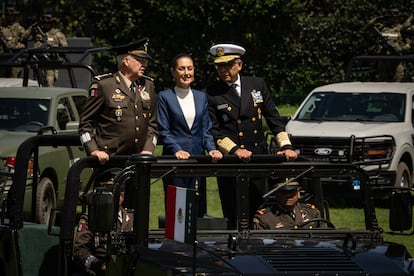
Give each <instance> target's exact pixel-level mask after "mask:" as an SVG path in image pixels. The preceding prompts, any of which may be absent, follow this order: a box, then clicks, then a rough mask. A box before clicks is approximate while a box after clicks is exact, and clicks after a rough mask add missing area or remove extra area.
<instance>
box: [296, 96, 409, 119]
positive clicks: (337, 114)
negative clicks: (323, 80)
mask: <svg viewBox="0 0 414 276" xmlns="http://www.w3.org/2000/svg"><path fill="white" fill-rule="evenodd" d="M404 107H405V96H404V95H403V94H396V93H386V92H383V93H375V94H374V93H354V92H341V93H336V92H317V93H314V94H313V95H312V96H311V97H310V98H309V99H308V100H307V101H306V103H305V104H304V105H303V107H302V109H301V110H300V111H299V113H298V116H297V118H296V119H297V120H317V121H320V120H324V121H371V122H403V121H404V116H405V109H404Z"/></svg>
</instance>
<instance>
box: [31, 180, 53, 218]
mask: <svg viewBox="0 0 414 276" xmlns="http://www.w3.org/2000/svg"><path fill="white" fill-rule="evenodd" d="M54 208H56V193H55V188H54V187H53V182H52V180H50V178H48V177H43V178H42V179H41V180H40V182H39V184H38V185H37V192H36V217H35V220H36V222H37V223H40V224H47V223H49V218H50V213H51V211H52V209H54Z"/></svg>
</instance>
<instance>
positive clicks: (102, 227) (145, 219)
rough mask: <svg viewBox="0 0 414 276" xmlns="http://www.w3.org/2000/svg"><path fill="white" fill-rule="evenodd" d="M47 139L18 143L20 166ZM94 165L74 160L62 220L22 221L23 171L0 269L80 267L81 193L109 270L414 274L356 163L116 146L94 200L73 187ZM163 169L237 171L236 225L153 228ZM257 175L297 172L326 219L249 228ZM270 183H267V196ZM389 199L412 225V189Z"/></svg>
mask: <svg viewBox="0 0 414 276" xmlns="http://www.w3.org/2000/svg"><path fill="white" fill-rule="evenodd" d="M67 138H69V137H67ZM43 139H47V138H43ZM70 140H71V139H65V140H61V141H54V143H55V145H57V144H70V142H73V141H70ZM44 143H45V142H44V141H38V142H36V143H32V144H31V145H27V147H26V149H24V148H23V149H21V151H20V152H21V153H22V157H21V158H19V159H18V160H20V162H19V164H17V166H16V173H19V172H22V171H23V172H24V171H25V170H26V169H27V162H26V161H27V158H28V153H29V152H30V151H31V149H32V148H33V147H35V145H39V144H40V145H41V144H44ZM100 166H101V165H99V162H98V161H97V160H96V159H95V158H93V157H87V158H82V159H80V160H79V161H78V162H76V163H75V164H74V165H73V166H72V167H71V168H70V170H69V173H68V177H67V181H68V183H67V185H66V192H65V201H64V208H63V209H62V210H56V212H53V213H52V216H53V215H55V214H56V213H57V212H61V223H60V224H59V225H52V224H50V225H49V226H48V227H47V226H46V225H39V224H33V223H30V222H29V223H28V222H25V221H24V219H23V216H22V213H21V209H22V202H23V198H24V194H25V193H24V189H25V184H26V182H25V179H24V174H22V176H21V177H20V178H18V179H15V182H14V183H13V185H15V188H14V192H13V194H12V196H11V197H10V198H9V199H10V200H9V204H8V207H9V209H8V212H7V216H6V217H4V218H3V219H2V225H1V227H0V246H1V247H2V248H3V249H4V250H3V251H2V252H1V253H0V254H1V255H0V263H1V266H0V273H1V275H78V274H79V270H78V268H77V266H75V264H74V261H73V245H74V243H73V240H74V234H75V228H76V225H77V223H78V218H79V213H78V208H77V206H78V203H79V202H83V203H84V205H86V206H85V207H87V208H88V209H89V210H90V211H91V210H94V211H93V215H92V214H91V215H90V222H89V223H90V225H94V229H95V231H97V232H100V233H106V234H107V235H108V237H110V238H109V243H108V252H109V254H110V256H111V257H110V258H109V262H108V263H107V269H106V272H105V275H413V274H414V259H413V258H412V257H411V255H410V253H409V252H408V251H407V249H406V248H405V246H403V245H401V244H396V243H391V242H387V241H385V240H384V237H383V234H384V233H383V231H384V230H383V228H382V227H381V226H380V225H379V224H378V219H377V216H376V209H375V208H374V204H373V197H372V187H371V186H370V185H368V176H367V174H366V172H365V171H364V170H362V169H360V168H358V167H356V166H354V165H352V164H346V163H344V164H326V163H316V162H306V161H303V162H302V161H300V162H289V163H288V162H283V160H282V159H281V158H280V157H278V156H273V155H265V156H261V155H258V156H254V157H253V158H252V160H251V162H249V163H241V162H239V161H238V160H237V159H235V158H233V157H232V156H226V157H224V158H223V159H222V160H221V161H219V162H218V163H212V162H211V159H210V158H209V157H207V156H195V157H193V158H192V159H189V160H176V159H175V158H173V157H169V156H153V155H132V156H116V157H113V158H111V159H110V161H109V163H108V164H107V165H106V167H104V168H103V169H112V170H114V168H116V170H114V171H115V172H116V176H115V178H114V183H113V186H112V188H109V189H108V190H106V192H105V193H102V192H97V190H96V189H91V191H90V193H91V196H92V197H93V198H94V200H91V201H87V202H88V203H87V202H85V201H84V200H82V198H80V196H79V189H80V185H81V183H80V175H81V173H82V171H83V170H85V169H88V168H100ZM101 168H102V167H101ZM19 175H20V174H19ZM166 175H170V176H196V175H198V176H234V177H236V178H237V181H238V186H237V189H236V191H235V193H236V195H237V202H235V208H237V212H238V223H237V228H236V229H225V228H224V229H217V228H218V227H217V226H218V225H221V224H220V223H217V221H220V218H218V220H217V218H215V219H212V220H211V218H203V219H198V220H191V216H190V217H188V219H190V220H189V221H186V223H189V224H192V225H195V227H194V228H193V229H196V232H195V235H194V238H193V239H192V240H191V241H190V242H188V241H187V243H184V242H181V241H177V240H172V239H167V238H166V237H165V229H164V228H160V227H158V228H155V229H152V228H150V227H149V219H150V213H149V207H150V191H151V186H152V185H151V184H152V183H154V181H155V180H157V179H160V178H161V177H164V176H166ZM254 176H263V177H270V178H282V179H285V178H287V179H288V180H289V181H291V180H295V179H300V183H302V189H303V196H302V200H306V201H307V202H312V203H313V204H315V206H317V208H319V210H320V211H321V214H322V217H321V218H320V219H319V221H321V222H323V223H326V224H327V225H329V226H328V227H324V228H310V229H309V228H305V227H303V228H302V226H304V225H301V226H299V227H298V228H295V229H274V230H252V227H251V225H249V223H248V221H249V217H248V215H247V214H248V210H249V209H248V206H247V205H248V196H249V194H248V188H247V185H246V183H247V181H246V180H247V178H249V177H254ZM328 176H335V177H339V178H342V179H347V180H348V183H349V185H350V187H352V190H353V191H354V192H355V196H356V197H358V198H360V202H361V203H362V204H361V208H360V209H356V211H357V212H359V214H360V217H361V227H360V229H355V228H350V227H349V226H348V225H347V224H346V223H345V224H344V222H341V220H338V219H335V217H334V216H333V215H332V214H331V212H332V211H333V207H332V206H333V205H335V202H332V201H330V200H329V198H325V197H324V193H323V190H324V189H325V188H326V185H329V183H322V182H321V181H320V179H321V178H324V177H328ZM121 184H125V185H126V186H127V189H129V190H128V191H129V192H130V196H131V198H130V199H129V200H130V201H129V202H130V203H129V204H130V205H129V207H130V208H132V209H133V210H134V217H135V219H134V227H133V231H132V232H121V233H119V232H116V231H115V230H114V229H115V228H114V225H115V223H116V219H117V214H116V213H117V212H112V211H111V210H117V209H116V208H115V206H117V204H118V202H117V200H115V199H116V198H117V194H118V192H119V186H120V185H121ZM85 192H86V191H85ZM271 193H272V191H269V193H268V194H269V197H268V198H269V202H271ZM157 200H160V199H157ZM161 200H162V199H161ZM391 201H392V203H393V204H391V206H390V212H391V214H394V216H391V217H392V219H391V220H390V228H391V229H392V230H393V231H395V232H396V233H400V232H401V231H403V232H404V231H406V230H409V229H410V228H411V227H412V209H411V204H410V202H411V201H412V198H411V194H410V191H409V190H407V189H406V188H405V189H403V188H401V187H400V188H396V187H394V188H392V192H391ZM407 206H409V209H407ZM98 207H99V208H98ZM99 210H107V211H106V212H100V211H99ZM108 210H109V211H108ZM91 212H92V211H91ZM194 213H196V212H194ZM395 214H398V216H395ZM177 216H178V213H177ZM209 220H210V221H209ZM49 221H51V222H52V221H54V219H50V220H49ZM341 223H342V224H341ZM224 225H225V224H224ZM33 237H36V238H33ZM6 252H7V253H6Z"/></svg>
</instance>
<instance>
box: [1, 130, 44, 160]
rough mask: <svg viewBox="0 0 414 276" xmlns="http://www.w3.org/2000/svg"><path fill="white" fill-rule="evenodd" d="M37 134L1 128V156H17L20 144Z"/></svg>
mask: <svg viewBox="0 0 414 276" xmlns="http://www.w3.org/2000/svg"><path fill="white" fill-rule="evenodd" d="M35 135H36V133H35V132H22V131H18V132H17V131H6V130H0V141H1V142H0V156H2V157H7V156H16V153H17V149H18V148H19V146H20V144H21V143H22V142H23V141H24V140H26V139H27V138H29V137H32V136H35Z"/></svg>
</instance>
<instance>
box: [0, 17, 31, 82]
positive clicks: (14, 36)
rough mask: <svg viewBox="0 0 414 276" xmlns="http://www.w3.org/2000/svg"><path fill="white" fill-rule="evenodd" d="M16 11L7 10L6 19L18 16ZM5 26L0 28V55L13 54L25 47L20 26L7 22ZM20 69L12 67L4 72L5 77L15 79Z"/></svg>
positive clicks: (16, 23)
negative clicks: (0, 45)
mask: <svg viewBox="0 0 414 276" xmlns="http://www.w3.org/2000/svg"><path fill="white" fill-rule="evenodd" d="M18 14H19V13H18V11H16V10H14V9H7V11H6V17H7V16H13V17H11V19H12V20H14V16H15V15H18ZM7 23H8V24H7V25H6V26H3V27H0V34H1V40H2V43H1V44H2V47H1V48H0V53H13V52H17V51H19V50H21V49H24V48H26V45H25V44H24V43H23V42H22V39H23V35H24V33H25V29H24V28H23V27H22V25H20V23H19V22H15V21H14V22H12V21H8V22H7ZM20 71H21V68H20V67H13V68H11V69H10V70H6V73H4V74H3V72H2V75H5V77H11V78H17V77H18V76H19V74H20Z"/></svg>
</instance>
